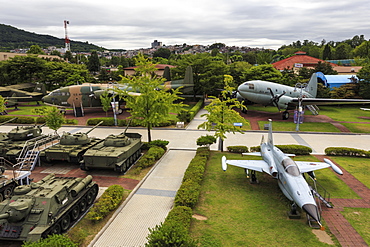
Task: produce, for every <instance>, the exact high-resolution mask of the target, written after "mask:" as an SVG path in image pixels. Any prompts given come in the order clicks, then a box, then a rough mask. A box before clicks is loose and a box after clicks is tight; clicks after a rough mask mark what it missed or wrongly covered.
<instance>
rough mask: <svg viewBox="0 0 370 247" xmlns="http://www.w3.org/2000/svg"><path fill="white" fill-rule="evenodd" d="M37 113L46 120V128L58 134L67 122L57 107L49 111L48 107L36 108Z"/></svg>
mask: <svg viewBox="0 0 370 247" xmlns="http://www.w3.org/2000/svg"><path fill="white" fill-rule="evenodd" d="M34 112H35V113H37V114H40V115H43V116H44V118H45V123H46V126H48V127H49V128H50V129H52V130H54V131H55V133H57V131H58V129H60V127H62V124H63V123H64V122H65V118H64V115H63V114H62V113H61V112H60V111H59V109H58V108H57V107H55V106H53V107H51V108H49V109H47V108H46V107H41V108H36V109H35V110H34Z"/></svg>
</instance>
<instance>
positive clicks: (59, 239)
mask: <svg viewBox="0 0 370 247" xmlns="http://www.w3.org/2000/svg"><path fill="white" fill-rule="evenodd" d="M40 246H58V247H78V244H76V243H73V242H72V240H71V239H69V238H68V237H67V236H66V235H61V234H53V235H49V236H48V237H47V238H44V239H39V240H38V241H36V242H24V243H23V244H22V247H40Z"/></svg>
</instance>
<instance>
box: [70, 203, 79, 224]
mask: <svg viewBox="0 0 370 247" xmlns="http://www.w3.org/2000/svg"><path fill="white" fill-rule="evenodd" d="M79 215H80V208H79V207H78V205H76V206H74V207H73V208H72V210H71V218H72V220H73V221H75V220H77V219H78V216H79Z"/></svg>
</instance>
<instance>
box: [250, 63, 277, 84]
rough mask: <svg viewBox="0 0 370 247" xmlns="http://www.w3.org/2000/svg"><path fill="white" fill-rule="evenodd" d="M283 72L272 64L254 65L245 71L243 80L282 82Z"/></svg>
mask: <svg viewBox="0 0 370 247" xmlns="http://www.w3.org/2000/svg"><path fill="white" fill-rule="evenodd" d="M281 78H282V74H281V72H280V71H279V70H277V69H275V68H274V67H273V66H272V65H271V64H264V65H259V66H253V67H251V68H250V69H249V70H247V71H245V72H244V73H243V80H244V81H250V80H265V81H273V82H280V80H281Z"/></svg>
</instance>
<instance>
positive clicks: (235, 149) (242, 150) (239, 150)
mask: <svg viewBox="0 0 370 247" xmlns="http://www.w3.org/2000/svg"><path fill="white" fill-rule="evenodd" d="M227 150H228V151H229V152H230V153H248V152H249V151H248V147H247V146H228V147H227Z"/></svg>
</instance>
